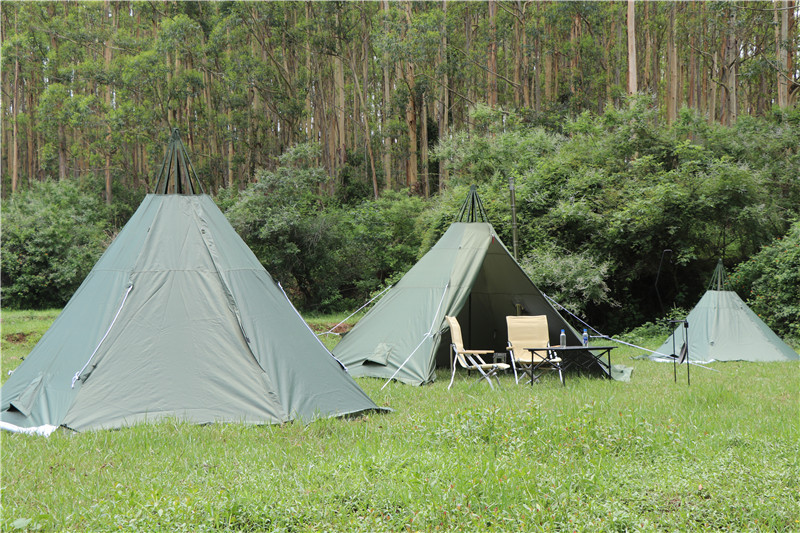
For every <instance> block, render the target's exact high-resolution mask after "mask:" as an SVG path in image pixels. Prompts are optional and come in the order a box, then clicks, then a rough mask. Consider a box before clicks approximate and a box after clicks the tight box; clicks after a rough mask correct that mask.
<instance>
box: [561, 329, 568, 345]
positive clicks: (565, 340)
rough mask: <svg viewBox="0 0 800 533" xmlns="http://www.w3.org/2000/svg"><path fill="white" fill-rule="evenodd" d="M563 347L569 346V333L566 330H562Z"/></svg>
mask: <svg viewBox="0 0 800 533" xmlns="http://www.w3.org/2000/svg"><path fill="white" fill-rule="evenodd" d="M560 340H561V347H562V348H565V347H566V346H567V334H566V333H564V330H563V329H562V330H561V339H560Z"/></svg>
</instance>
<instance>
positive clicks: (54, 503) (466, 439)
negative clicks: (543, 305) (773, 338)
mask: <svg viewBox="0 0 800 533" xmlns="http://www.w3.org/2000/svg"><path fill="white" fill-rule="evenodd" d="M56 313H57V311H48V312H35V313H34V312H3V315H2V373H3V381H5V379H6V377H5V375H6V373H7V371H8V370H11V369H13V368H15V367H16V366H17V365H18V364H19V362H20V360H21V358H22V357H24V356H25V355H26V354H27V353H28V351H29V350H30V349H31V347H32V346H33V344H35V341H36V340H38V338H39V337H40V336H41V334H42V332H43V331H44V330H45V329H46V327H47V326H48V325H49V323H50V322H51V321H52V320H53V318H54V317H55V316H56ZM341 318H344V316H342V317H339V319H341ZM313 322H314V327H315V328H316V329H323V326H324V325H327V324H329V325H333V324H335V323H336V322H338V320H337V317H317V318H315V319H314V320H313ZM327 342H328V343H329V345H331V344H333V343H334V342H335V340H330V339H329V340H328V341H327ZM657 342H658V340H657V339H653V340H652V343H650V347H653V346H654V345H655V344H657ZM639 353H640V351H637V350H635V349H632V348H622V349H619V350H616V351H615V353H614V361H613V362H614V363H622V364H625V365H628V366H632V367H633V368H634V370H633V376H632V380H631V381H630V382H629V383H620V382H614V381H606V380H600V379H590V378H573V377H568V379H567V384H566V387H561V386H560V385H559V384H558V381H557V379H555V378H553V379H547V378H546V379H543V383H541V384H539V385H536V386H535V387H530V386H517V385H515V384H514V382H513V379H512V377H511V376H503V377H502V378H501V381H502V388H501V390H499V391H498V390H495V391H491V390H490V389H489V388H488V387H487V386H486V385H485V384H478V385H473V382H474V379H473V378H469V379H467V377H466V375H464V374H459V375H457V377H456V383H455V385H454V386H453V389H452V390H450V391H448V390H447V384H448V381H449V378H450V376H449V373H447V371H445V370H442V371H441V372H440V373H439V375H438V379H437V381H436V383H434V384H433V385H429V386H425V387H411V386H407V385H401V384H397V383H390V384H388V385H387V386H386V387H385V388H383V389H381V387H382V386H383V385H384V383H383V382H382V381H378V380H373V379H360V380H358V383H359V385H361V386H362V387H363V388H364V389H365V391H366V392H367V394H369V395H370V397H371V398H372V399H373V400H374V401H375V402H376V403H377V404H378V405H381V406H388V407H391V408H392V409H393V410H394V411H393V412H390V413H387V414H371V415H368V416H363V417H359V418H355V419H346V420H342V419H332V420H320V421H317V422H314V423H311V424H309V425H301V424H287V425H283V426H242V425H235V424H226V425H221V424H220V425H210V426H190V425H185V424H182V423H178V422H172V423H169V422H166V423H161V424H158V425H149V426H139V427H134V428H128V429H123V430H118V431H99V432H91V433H83V434H71V433H67V432H66V431H59V432H56V433H55V434H53V435H52V436H51V437H50V438H47V439H45V438H41V437H30V436H26V435H12V434H8V433H5V432H0V446H1V447H2V448H1V450H0V454H1V457H2V497H1V501H2V522H0V526H2V530H3V531H13V530H26V529H27V530H58V531H62V530H66V531H108V530H124V531H212V530H233V531H272V530H275V531H312V530H313V531H320V530H335V531H389V530H391V531H436V530H461V531H475V530H514V531H706V530H707V531H798V530H800V493H799V492H798V489H799V487H800V480H799V479H798V471H799V469H798V457H800V454H799V453H798V452H799V451H800V450H798V443H799V442H800V429H799V426H800V422H799V413H800V407H799V406H800V379H799V378H800V365H798V364H794V363H792V364H783V363H772V364H756V363H726V364H715V365H713V366H712V368H713V369H714V370H715V371H711V370H705V369H701V368H695V367H693V368H692V375H691V378H692V383H691V386H687V384H686V373H685V372H686V370H685V368H681V369H679V374H678V382H677V383H675V382H674V381H673V368H672V365H669V364H663V363H653V362H650V361H640V360H632V359H631V358H630V357H631V356H633V355H638V354H639Z"/></svg>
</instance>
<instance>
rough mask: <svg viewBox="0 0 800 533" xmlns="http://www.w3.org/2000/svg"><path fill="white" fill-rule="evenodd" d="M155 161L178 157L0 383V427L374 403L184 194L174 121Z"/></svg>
mask: <svg viewBox="0 0 800 533" xmlns="http://www.w3.org/2000/svg"><path fill="white" fill-rule="evenodd" d="M176 162H177V165H176V164H175V163H176ZM167 167H169V168H179V169H180V172H178V176H176V178H175V180H174V182H173V183H172V184H171V185H169V188H168V183H169V179H166V180H164V181H163V182H162V180H161V179H159V182H158V183H161V184H162V186H161V188H160V192H161V194H149V195H147V196H146V197H145V199H144V201H143V202H142V204H141V206H140V207H139V208H138V210H137V211H136V212H135V213H134V215H133V216H132V217H131V219H130V221H129V222H128V223H127V224H126V225H125V227H124V228H123V229H122V231H121V232H120V233H119V235H118V236H117V237H116V239H114V241H113V242H112V244H111V245H110V246H109V247H108V249H107V250H106V252H105V253H104V254H103V255H102V257H101V258H100V259H99V261H98V262H97V264H96V265H95V266H94V268H93V269H92V271H91V272H90V273H89V275H88V276H87V277H86V279H85V280H84V282H83V284H82V285H81V286H80V288H79V289H78V290H77V292H76V293H75V294H74V295H73V297H72V299H71V300H70V301H69V303H68V304H67V306H66V307H65V308H64V310H63V311H62V312H61V314H60V315H59V316H58V318H57V319H56V321H55V322H54V323H53V325H52V326H51V327H50V329H49V330H48V331H47V332H46V333H45V335H44V336H43V337H42V339H41V341H40V342H39V343H38V344H37V345H36V346H35V347H34V349H33V351H32V352H31V353H30V354H29V355H28V357H26V359H25V360H24V361H23V362H22V364H21V365H20V366H19V367H18V368H17V369H16V370H15V371H14V372H13V374H12V375H11V376H10V377H9V378H8V381H7V382H6V383H5V384H4V385H3V386H2V389H0V401H1V402H2V403H1V404H0V426H2V427H3V428H4V429H10V430H12V431H25V432H38V433H44V434H46V433H48V431H50V430H52V429H54V428H55V427H58V426H65V427H67V428H70V429H73V430H76V431H82V430H91V429H100V428H118V427H121V426H129V425H132V424H136V423H140V422H143V421H148V422H149V421H156V420H159V419H164V418H172V419H177V420H181V421H188V422H190V423H212V422H241V423H254V424H265V423H282V422H286V421H290V420H294V419H301V420H303V421H306V420H311V419H313V418H316V417H330V416H337V415H346V414H353V413H359V412H362V411H366V410H371V409H377V406H376V405H375V404H374V403H373V402H372V401H371V400H370V399H369V397H367V395H366V394H365V393H364V392H363V391H362V390H361V389H360V388H359V387H358V385H357V384H356V383H355V381H354V380H353V379H352V378H351V377H350V376H349V375H348V374H347V372H346V371H345V370H344V369H343V367H342V365H341V364H340V363H339V362H338V361H337V360H336V359H335V358H334V357H333V356H332V355H331V353H330V352H329V351H328V350H327V349H325V347H324V346H323V345H322V344H320V342H319V341H318V340H317V338H316V336H315V335H314V334H313V332H312V331H311V330H310V329H309V328H308V326H307V325H306V324H305V322H304V321H303V320H302V318H301V317H300V315H299V314H298V313H297V311H296V310H295V309H294V307H293V306H292V304H291V303H290V301H289V300H288V299H287V298H286V296H285V294H284V293H283V291H282V289H281V288H280V287H279V286H278V285H277V284H276V283H275V282H274V281H273V279H272V278H271V277H270V275H269V274H268V273H267V271H266V270H265V269H264V267H263V266H262V265H261V264H260V263H259V261H258V259H256V257H255V255H253V253H252V252H251V251H250V249H249V248H248V247H247V245H246V244H245V243H244V241H242V239H241V238H240V237H239V236H238V235H237V234H236V232H235V231H234V229H233V228H232V227H231V225H230V224H229V223H228V221H227V219H226V218H225V216H224V215H223V214H222V212H221V211H220V210H219V209H218V208H217V206H216V205H215V204H214V202H213V200H212V199H211V198H210V197H209V196H207V195H205V194H191V193H193V192H194V190H195V189H196V188H195V187H192V186H191V179H188V180H187V179H186V176H187V169H189V170H192V169H191V166H190V164H189V163H188V160H187V159H186V158H185V154H184V151H183V145H182V144H181V143H180V139H179V137H177V132H174V133H173V138H172V141H171V143H170V150H169V153H168V157H167V161H165V168H167ZM163 170H164V169H162V174H163ZM192 172H193V170H192ZM181 173H182V174H183V177H181V176H180V174H181ZM167 176H169V173H168V174H167ZM188 176H189V177H191V173H188ZM195 179H196V176H195ZM198 183H199V182H198ZM169 190H172V191H174V192H175V193H177V194H166V193H167V192H168V191H169ZM156 191H159V187H158V185H157V187H156Z"/></svg>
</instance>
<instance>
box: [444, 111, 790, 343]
mask: <svg viewBox="0 0 800 533" xmlns="http://www.w3.org/2000/svg"><path fill="white" fill-rule="evenodd" d="M629 104H630V105H625V106H623V107H620V108H617V109H608V110H606V112H605V114H604V115H602V116H595V115H593V114H591V113H589V112H584V113H582V114H580V115H578V116H577V117H576V118H575V119H574V120H571V121H568V122H567V123H566V124H564V125H563V127H562V130H563V132H564V133H565V134H566V136H563V135H559V134H550V133H548V132H546V131H545V130H544V129H542V128H539V127H530V126H528V125H527V124H524V123H518V122H517V120H516V119H515V118H514V117H513V116H506V115H505V114H503V113H500V112H498V111H493V110H487V109H482V108H478V109H476V111H475V113H474V114H473V118H474V120H475V131H473V132H472V134H471V135H469V136H467V135H466V134H465V133H460V134H457V135H456V136H454V137H453V139H451V140H445V141H443V142H441V143H440V145H439V146H438V147H437V149H436V156H437V157H438V158H439V159H441V160H443V161H445V163H446V165H447V166H448V168H449V169H450V171H451V173H452V175H453V179H452V182H453V183H454V184H468V183H478V184H481V195H482V196H484V194H485V195H486V197H488V198H490V199H492V201H490V202H487V204H488V206H487V211H489V217H490V220H491V221H492V223H493V224H494V225H495V228H496V229H497V231H498V232H499V233H500V235H501V237H502V238H503V240H504V241H505V242H506V244H507V245H510V244H511V235H510V210H509V207H508V178H509V177H514V178H515V185H516V201H517V220H518V225H519V243H520V244H519V256H520V257H522V258H527V259H525V265H526V267H527V268H528V270H529V272H530V273H531V274H532V275H533V276H534V277H535V281H537V282H538V283H540V284H541V285H540V288H542V289H543V290H545V292H548V293H551V294H552V295H556V296H558V297H562V298H565V299H567V300H568V302H569V303H570V304H571V306H573V307H574V308H575V310H585V311H586V312H587V313H589V317H590V318H591V319H592V321H593V323H595V324H596V325H597V326H598V327H603V328H608V329H610V330H615V331H620V330H625V329H628V328H630V327H633V326H634V325H636V324H640V323H642V322H644V321H647V320H652V319H653V317H655V316H659V315H661V314H663V312H664V311H665V308H664V306H667V307H669V306H672V305H678V306H683V307H691V306H692V305H693V304H694V303H696V301H697V299H698V298H699V296H700V294H702V292H703V290H704V289H705V283H706V281H707V278H708V275H709V273H710V272H711V270H712V269H713V265H714V264H715V263H716V260H717V259H718V258H719V257H721V256H724V257H726V258H727V259H728V260H730V261H733V262H740V261H743V260H745V259H747V258H748V257H750V256H751V255H752V254H754V253H756V252H757V251H758V250H759V248H760V247H761V246H762V245H763V244H765V243H768V242H770V241H771V240H772V239H774V238H775V237H776V236H777V235H780V234H782V233H783V232H784V231H785V230H786V218H787V215H788V216H792V215H793V214H797V213H798V205H800V189H799V188H798V185H799V184H798V182H797V180H796V179H794V178H792V177H793V176H797V175H800V159H799V158H798V155H797V154H798V146H797V143H796V142H794V143H792V142H791V141H789V138H794V139H795V140H796V139H797V138H800V129H798V124H796V123H795V122H793V121H791V120H786V119H785V117H782V116H776V117H774V119H754V118H747V119H746V120H741V121H740V122H739V123H737V125H736V126H733V127H722V126H717V125H709V124H708V122H707V121H706V120H705V119H704V118H702V117H699V116H697V115H696V114H694V113H692V112H691V111H689V110H685V109H684V110H683V111H682V112H681V115H680V117H679V120H678V121H677V122H676V123H675V124H673V125H671V126H668V125H665V124H664V123H663V122H661V121H660V120H659V118H658V109H657V108H655V107H654V106H653V105H652V101H651V100H649V99H648V98H646V97H637V98H635V99H633V100H632V101H631V102H629ZM743 147H744V148H743ZM765 153H766V154H768V156H766V157H765V156H764V154H765ZM448 208H449V207H448ZM664 250H671V252H669V253H667V254H666V255H665V252H664ZM665 257H666V261H662V259H663V258H665ZM656 281H658V286H656ZM587 291H593V292H592V294H589V293H587ZM601 295H606V296H601ZM562 303H563V302H562ZM616 304H620V306H621V307H620V308H619V310H616V309H614V306H615V305H616Z"/></svg>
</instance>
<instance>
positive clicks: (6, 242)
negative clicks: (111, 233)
mask: <svg viewBox="0 0 800 533" xmlns="http://www.w3.org/2000/svg"><path fill="white" fill-rule="evenodd" d="M107 213H108V210H107V209H106V206H105V204H103V203H102V202H101V201H100V200H99V199H98V197H97V196H94V195H89V194H86V193H85V192H84V191H82V190H81V188H80V187H78V186H77V185H76V184H75V183H74V182H71V181H63V182H58V183H57V182H50V181H48V182H41V183H36V184H34V185H33V186H32V187H31V189H29V190H25V191H21V192H19V193H17V194H15V195H14V196H12V197H11V198H10V199H9V200H8V201H6V202H4V203H3V213H2V217H3V218H2V221H3V224H2V226H3V239H2V289H0V290H2V299H3V306H4V307H9V308H35V309H41V308H46V307H61V306H63V305H64V304H66V302H67V301H68V300H69V298H71V297H72V294H73V293H74V292H75V290H76V289H77V288H78V286H79V285H80V284H81V282H82V281H83V278H84V277H85V276H86V274H88V273H89V271H90V270H91V269H92V267H93V266H94V263H95V262H96V261H97V259H98V258H99V257H100V254H101V253H102V252H103V250H104V249H105V246H106V245H107V244H108V240H109V239H108V236H107V235H106V233H105V232H104V229H105V228H106V224H105V222H106V216H107Z"/></svg>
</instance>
